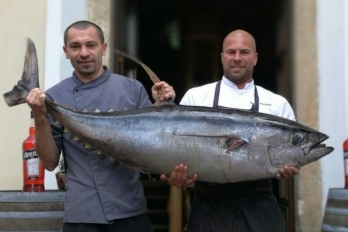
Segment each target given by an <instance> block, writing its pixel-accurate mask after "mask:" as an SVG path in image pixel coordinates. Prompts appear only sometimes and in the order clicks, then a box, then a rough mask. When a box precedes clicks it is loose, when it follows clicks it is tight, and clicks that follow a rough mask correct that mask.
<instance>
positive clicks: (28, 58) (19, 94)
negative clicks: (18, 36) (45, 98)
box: [3, 38, 39, 106]
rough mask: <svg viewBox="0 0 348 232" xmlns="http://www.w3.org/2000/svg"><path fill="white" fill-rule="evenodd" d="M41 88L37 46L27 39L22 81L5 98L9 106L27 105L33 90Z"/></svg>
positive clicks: (5, 94)
mask: <svg viewBox="0 0 348 232" xmlns="http://www.w3.org/2000/svg"><path fill="white" fill-rule="evenodd" d="M38 87H39V66H38V61H37V55H36V48H35V44H34V42H33V41H32V40H31V39H29V38H28V39H27V50H26V52H25V60H24V67H23V73H22V78H21V80H19V81H18V83H17V85H15V86H14V87H13V89H12V90H11V91H9V92H7V93H4V95H3V97H4V100H5V102H6V104H7V105H8V106H15V105H19V104H22V103H25V99H26V98H27V96H28V94H29V92H30V90H31V89H34V88H38Z"/></svg>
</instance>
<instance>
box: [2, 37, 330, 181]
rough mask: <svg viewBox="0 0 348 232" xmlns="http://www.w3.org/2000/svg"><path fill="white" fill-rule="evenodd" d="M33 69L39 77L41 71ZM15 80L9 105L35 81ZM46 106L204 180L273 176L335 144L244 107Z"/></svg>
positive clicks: (144, 168) (148, 159) (138, 165)
mask: <svg viewBox="0 0 348 232" xmlns="http://www.w3.org/2000/svg"><path fill="white" fill-rule="evenodd" d="M28 43H32V41H31V42H28ZM30 46H34V44H33V43H32V44H31V45H30ZM30 46H29V47H30ZM27 51H28V50H27ZM31 55H32V56H33V55H34V54H33V53H31ZM35 56H36V54H35ZM28 60H30V61H32V60H35V59H34V58H33V59H28ZM28 60H27V59H26V60H25V62H27V61H28ZM36 61H37V59H36ZM24 67H33V66H28V65H25V66H24ZM34 67H35V65H34ZM36 67H37V66H36ZM32 71H35V70H32ZM25 72H27V70H25ZM33 73H34V72H33ZM30 77H31V78H33V79H32V81H33V82H34V83H37V82H38V81H37V80H38V76H35V75H31V76H30ZM22 79H23V77H22ZM19 83H20V82H19ZM16 86H17V85H16ZM16 86H15V88H14V89H13V90H12V91H14V92H17V91H20V94H19V93H18V94H17V93H16V94H4V98H5V101H6V102H7V103H8V105H10V106H11V105H16V104H20V103H22V102H20V101H18V99H16V98H17V97H18V96H22V95H25V93H27V92H25V91H26V88H30V87H25V88H18V87H16ZM29 86H32V85H29ZM46 106H47V110H48V112H49V113H50V114H51V115H52V116H53V117H54V118H55V119H56V120H57V121H58V122H59V123H61V124H62V125H63V126H64V127H65V128H67V129H68V130H69V132H71V133H73V134H75V135H76V136H78V137H79V138H80V139H81V140H83V141H85V142H86V143H89V144H90V145H92V146H93V147H95V148H96V149H98V150H100V151H102V152H103V153H104V154H105V155H108V156H112V157H114V158H115V159H117V160H118V161H120V162H122V163H123V164H125V165H127V166H129V167H131V168H134V169H137V170H139V171H141V172H144V173H151V174H167V175H169V174H170V173H171V171H172V170H173V168H174V166H176V165H178V164H185V165H187V166H188V169H189V175H192V174H198V180H200V181H209V182H215V183H227V182H239V181H250V180H259V179H266V178H273V177H275V176H276V175H277V173H278V172H279V169H280V168H281V167H283V166H284V165H292V166H296V167H302V166H304V165H306V164H308V163H311V162H313V161H315V160H318V159H320V158H321V157H323V156H325V155H327V154H329V153H331V152H332V151H333V148H332V147H327V146H325V144H322V142H323V141H325V140H326V139H328V136H327V135H325V134H323V133H321V132H319V131H316V130H314V129H312V128H309V127H307V126H305V125H302V124H300V123H297V122H294V121H291V120H288V119H285V118H281V117H277V116H274V115H269V114H263V113H253V112H246V111H243V110H238V109H214V108H209V107H198V106H181V105H175V104H163V105H156V106H151V107H146V108H142V109H137V110H129V111H120V112H105V113H103V112H101V113H83V112H75V111H72V110H69V109H66V108H64V107H62V106H60V105H57V104H55V103H53V102H50V101H48V100H47V99H46Z"/></svg>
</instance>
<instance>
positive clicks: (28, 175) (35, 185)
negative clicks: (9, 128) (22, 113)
mask: <svg viewBox="0 0 348 232" xmlns="http://www.w3.org/2000/svg"><path fill="white" fill-rule="evenodd" d="M23 182H24V183H23V192H43V191H45V169H44V167H43V166H42V163H41V161H40V159H39V157H38V155H37V154H36V150H35V122H34V117H33V112H30V128H29V136H28V138H27V139H26V140H24V142H23Z"/></svg>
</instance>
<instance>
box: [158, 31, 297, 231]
mask: <svg viewBox="0 0 348 232" xmlns="http://www.w3.org/2000/svg"><path fill="white" fill-rule="evenodd" d="M257 59H258V54H257V52H256V43H255V40H254V38H253V36H252V35H251V34H249V33H248V32H246V31H243V30H236V31H232V32H231V33H229V34H228V35H227V36H226V37H225V39H224V41H223V45H222V52H221V63H222V67H223V73H224V75H223V77H222V79H221V80H220V81H218V82H214V83H210V84H206V85H203V86H200V87H196V88H192V89H190V90H188V91H187V92H186V94H185V95H184V97H183V99H182V100H181V102H180V104H182V105H191V106H208V107H228V108H239V109H244V110H250V111H253V112H262V113H268V114H273V115H277V116H280V117H284V118H288V119H291V120H295V115H294V112H293V110H292V108H291V106H290V104H289V103H288V102H287V100H286V99H285V98H283V97H282V96H280V95H277V94H274V93H272V92H270V91H268V90H266V89H264V88H262V87H260V86H256V85H255V84H254V80H253V71H254V67H255V66H256V64H257ZM187 173H188V168H187V167H186V166H184V164H181V165H179V166H176V167H174V170H173V172H172V174H171V175H170V177H167V176H165V175H161V179H162V180H163V181H168V183H169V184H171V185H173V186H178V187H186V186H189V185H192V184H194V200H193V203H192V206H191V212H190V215H189V220H188V225H187V231H188V232H225V231H233V232H239V231H240V232H247V231H250V232H263V231H264V232H270V231H272V232H278V231H279V232H283V231H285V225H284V220H283V217H282V214H281V211H280V208H279V206H278V203H277V200H276V198H275V196H274V195H273V193H272V185H271V180H270V179H265V180H259V181H248V182H238V183H228V184H216V183H207V182H202V181H196V179H197V175H194V176H192V177H190V178H189V177H188V174H187ZM298 173H299V169H297V168H295V167H287V166H284V167H283V168H282V169H281V170H280V172H279V174H278V175H277V179H288V178H291V177H293V176H294V175H296V174H298Z"/></svg>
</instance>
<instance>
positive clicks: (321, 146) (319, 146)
mask: <svg viewBox="0 0 348 232" xmlns="http://www.w3.org/2000/svg"><path fill="white" fill-rule="evenodd" d="M328 138H329V137H328V136H327V135H324V134H322V135H321V139H319V140H318V142H317V143H315V144H313V145H312V146H311V147H308V148H305V149H303V153H304V155H305V156H309V155H310V154H314V155H313V157H314V158H316V159H319V158H321V157H323V156H325V155H327V154H329V153H331V152H332V151H333V150H334V148H333V147H327V146H326V144H325V143H322V142H324V141H325V140H327V139H328Z"/></svg>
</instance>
